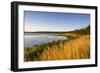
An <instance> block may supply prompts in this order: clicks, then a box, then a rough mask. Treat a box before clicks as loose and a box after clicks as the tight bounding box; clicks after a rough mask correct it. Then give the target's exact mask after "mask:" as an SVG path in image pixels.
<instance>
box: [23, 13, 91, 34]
mask: <svg viewBox="0 0 100 73" xmlns="http://www.w3.org/2000/svg"><path fill="white" fill-rule="evenodd" d="M24 24H25V29H24V31H25V32H39V31H56V32H60V31H72V30H75V29H80V28H83V27H86V26H88V25H89V24H90V14H83V13H61V12H39V11H24Z"/></svg>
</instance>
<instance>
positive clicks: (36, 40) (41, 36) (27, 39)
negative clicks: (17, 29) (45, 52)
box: [24, 33, 67, 48]
mask: <svg viewBox="0 0 100 73" xmlns="http://www.w3.org/2000/svg"><path fill="white" fill-rule="evenodd" d="M65 39H67V37H64V36H60V35H58V34H50V33H49V34H47V33H25V34H24V47H25V48H31V47H32V46H34V45H39V44H46V43H48V42H52V41H57V40H65Z"/></svg>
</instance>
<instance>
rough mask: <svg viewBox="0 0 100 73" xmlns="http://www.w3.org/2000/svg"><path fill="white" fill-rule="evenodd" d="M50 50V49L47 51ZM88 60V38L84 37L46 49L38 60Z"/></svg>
mask: <svg viewBox="0 0 100 73" xmlns="http://www.w3.org/2000/svg"><path fill="white" fill-rule="evenodd" d="M49 48H50V49H49ZM88 58H90V38H89V36H88V35H84V36H81V37H79V38H78V39H75V40H70V41H67V42H64V43H63V44H62V43H60V44H59V46H57V45H54V46H53V47H48V50H45V51H44V52H43V53H42V54H41V55H40V60H70V59H88Z"/></svg>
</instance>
